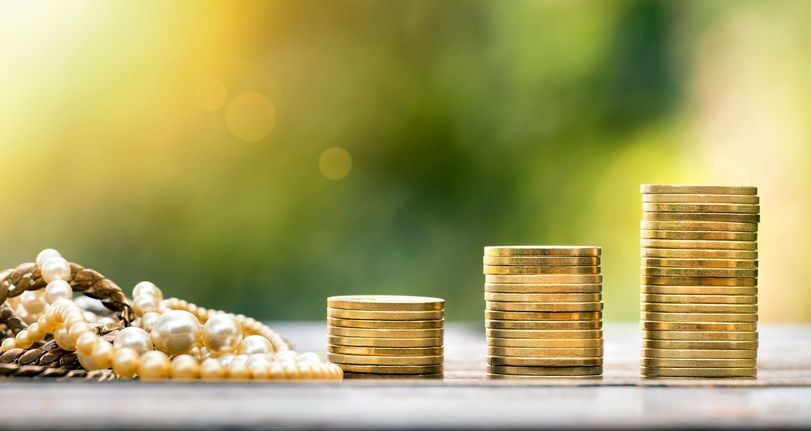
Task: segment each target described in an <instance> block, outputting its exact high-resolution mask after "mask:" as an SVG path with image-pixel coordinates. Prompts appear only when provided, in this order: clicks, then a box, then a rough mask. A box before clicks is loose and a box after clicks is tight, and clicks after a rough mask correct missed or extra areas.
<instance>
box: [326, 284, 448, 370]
mask: <svg viewBox="0 0 811 431" xmlns="http://www.w3.org/2000/svg"><path fill="white" fill-rule="evenodd" d="M444 316H445V300H444V299H440V298H428V297H422V296H393V295H351V296H331V297H329V298H327V332H328V334H329V343H328V346H327V350H328V353H327V357H328V358H329V360H330V361H331V362H334V363H336V364H338V365H340V366H341V368H343V370H344V372H345V373H362V374H366V375H417V374H419V375H435V374H441V373H442V362H443V357H444V355H443V321H444Z"/></svg>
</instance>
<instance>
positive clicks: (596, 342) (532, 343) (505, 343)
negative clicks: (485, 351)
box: [487, 338, 603, 356]
mask: <svg viewBox="0 0 811 431" xmlns="http://www.w3.org/2000/svg"><path fill="white" fill-rule="evenodd" d="M487 345H488V346H492V347H521V348H535V349H537V348H547V349H548V348H558V349H563V348H568V349H574V348H592V349H602V347H603V340H602V338H597V339H589V338H580V339H577V338H563V339H560V338H552V339H544V338H524V339H522V338H487ZM495 354H498V353H495ZM508 356H509V355H508ZM519 356H522V355H519ZM529 356H534V355H529Z"/></svg>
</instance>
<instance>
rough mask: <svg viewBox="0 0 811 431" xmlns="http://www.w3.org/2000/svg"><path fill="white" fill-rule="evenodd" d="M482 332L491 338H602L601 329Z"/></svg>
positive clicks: (493, 330) (490, 330)
mask: <svg viewBox="0 0 811 431" xmlns="http://www.w3.org/2000/svg"><path fill="white" fill-rule="evenodd" d="M484 333H485V335H486V336H488V337H493V338H533V339H535V338H544V339H552V338H557V339H566V338H574V339H583V338H599V339H602V338H603V331H602V330H583V331H534V330H524V329H485V330H484Z"/></svg>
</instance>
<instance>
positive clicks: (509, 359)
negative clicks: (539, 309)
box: [487, 355, 603, 367]
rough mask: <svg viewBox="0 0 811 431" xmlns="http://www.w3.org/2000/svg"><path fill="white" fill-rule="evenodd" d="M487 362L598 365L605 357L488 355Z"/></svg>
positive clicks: (522, 365) (531, 364)
mask: <svg viewBox="0 0 811 431" xmlns="http://www.w3.org/2000/svg"><path fill="white" fill-rule="evenodd" d="M487 363H488V364H490V365H511V366H518V367H581V366H582V367H596V366H602V365H603V358H602V357H594V358H519V357H516V356H492V355H488V356H487Z"/></svg>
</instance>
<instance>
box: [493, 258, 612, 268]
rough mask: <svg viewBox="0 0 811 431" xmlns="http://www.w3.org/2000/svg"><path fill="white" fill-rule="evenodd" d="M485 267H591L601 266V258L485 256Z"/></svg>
mask: <svg viewBox="0 0 811 431" xmlns="http://www.w3.org/2000/svg"><path fill="white" fill-rule="evenodd" d="M482 262H483V263H484V264H485V265H533V266H572V265H582V266H585V265H591V266H600V258H599V257H595V256H584V257H567V256H517V257H499V256H484V259H483V260H482Z"/></svg>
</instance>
